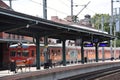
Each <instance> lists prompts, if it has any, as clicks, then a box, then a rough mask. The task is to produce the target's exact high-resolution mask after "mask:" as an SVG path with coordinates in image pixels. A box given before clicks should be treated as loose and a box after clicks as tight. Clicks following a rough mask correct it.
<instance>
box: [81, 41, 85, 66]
mask: <svg viewBox="0 0 120 80" xmlns="http://www.w3.org/2000/svg"><path fill="white" fill-rule="evenodd" d="M83 44H84V41H83V40H82V42H81V63H82V64H84V62H85V61H84V48H83Z"/></svg>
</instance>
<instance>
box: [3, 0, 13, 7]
mask: <svg viewBox="0 0 120 80" xmlns="http://www.w3.org/2000/svg"><path fill="white" fill-rule="evenodd" d="M3 1H9V6H10V8H11V9H12V1H13V0H3Z"/></svg>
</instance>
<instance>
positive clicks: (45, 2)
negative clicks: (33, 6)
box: [43, 0, 47, 19]
mask: <svg viewBox="0 0 120 80" xmlns="http://www.w3.org/2000/svg"><path fill="white" fill-rule="evenodd" d="M43 18H44V19H47V0H43Z"/></svg>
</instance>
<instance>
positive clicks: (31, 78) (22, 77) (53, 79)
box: [0, 60, 120, 80]
mask: <svg viewBox="0 0 120 80" xmlns="http://www.w3.org/2000/svg"><path fill="white" fill-rule="evenodd" d="M115 66H120V60H114V61H104V62H102V61H100V62H92V63H85V64H81V63H77V64H69V65H67V66H56V67H54V68H50V69H44V68H43V67H41V69H40V70H37V69H36V67H31V69H30V71H29V69H26V70H25V68H23V71H21V70H18V72H17V73H13V72H10V71H9V70H4V71H0V80H58V79H62V78H65V77H69V76H74V75H77V74H83V73H87V72H92V71H96V70H101V69H105V68H110V67H115Z"/></svg>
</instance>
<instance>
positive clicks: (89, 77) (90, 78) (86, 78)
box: [60, 67, 120, 80]
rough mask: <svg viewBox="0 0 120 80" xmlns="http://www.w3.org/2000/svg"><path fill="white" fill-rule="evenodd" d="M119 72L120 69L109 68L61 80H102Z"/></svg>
mask: <svg viewBox="0 0 120 80" xmlns="http://www.w3.org/2000/svg"><path fill="white" fill-rule="evenodd" d="M118 72H120V67H114V68H108V69H104V70H99V71H94V72H89V73H85V74H80V75H77V76H72V77H69V78H65V79H60V80H100V79H101V77H104V76H107V75H110V74H114V73H118Z"/></svg>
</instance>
